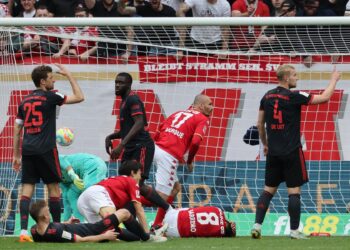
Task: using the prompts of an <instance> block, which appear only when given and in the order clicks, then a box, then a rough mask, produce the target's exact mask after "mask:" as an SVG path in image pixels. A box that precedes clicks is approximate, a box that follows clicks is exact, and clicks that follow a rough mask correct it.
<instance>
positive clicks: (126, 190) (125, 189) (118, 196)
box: [97, 175, 141, 209]
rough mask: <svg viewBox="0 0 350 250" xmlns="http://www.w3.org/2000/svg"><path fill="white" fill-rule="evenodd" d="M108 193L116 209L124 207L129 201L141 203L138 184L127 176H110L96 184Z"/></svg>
mask: <svg viewBox="0 0 350 250" xmlns="http://www.w3.org/2000/svg"><path fill="white" fill-rule="evenodd" d="M97 185H100V186H103V187H104V188H105V189H106V190H107V191H108V193H109V196H110V197H111V199H112V201H113V203H114V205H115V207H116V208H117V209H119V208H123V207H125V205H126V204H127V203H128V202H130V201H137V202H141V200H140V189H139V184H137V182H136V181H135V179H133V178H132V177H129V176H124V175H122V176H112V177H109V178H107V179H104V180H102V181H100V182H99V183H97Z"/></svg>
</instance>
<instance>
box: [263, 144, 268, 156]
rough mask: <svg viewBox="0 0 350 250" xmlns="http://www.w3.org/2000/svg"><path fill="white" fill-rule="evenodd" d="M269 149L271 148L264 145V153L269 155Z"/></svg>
mask: <svg viewBox="0 0 350 250" xmlns="http://www.w3.org/2000/svg"><path fill="white" fill-rule="evenodd" d="M268 151H269V148H268V147H267V145H265V146H264V155H265V156H267V152H268Z"/></svg>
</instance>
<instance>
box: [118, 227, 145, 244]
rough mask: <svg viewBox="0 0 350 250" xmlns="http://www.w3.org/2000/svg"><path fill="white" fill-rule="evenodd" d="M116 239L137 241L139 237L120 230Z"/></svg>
mask: <svg viewBox="0 0 350 250" xmlns="http://www.w3.org/2000/svg"><path fill="white" fill-rule="evenodd" d="M118 239H120V240H123V241H139V240H140V237H138V236H137V235H135V234H133V233H132V232H130V231H129V230H126V229H124V228H121V229H120V231H119V235H118Z"/></svg>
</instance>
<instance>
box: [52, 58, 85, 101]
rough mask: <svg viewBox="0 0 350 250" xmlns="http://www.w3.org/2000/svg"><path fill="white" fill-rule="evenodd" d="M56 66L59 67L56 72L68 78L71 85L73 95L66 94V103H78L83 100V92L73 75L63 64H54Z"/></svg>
mask: <svg viewBox="0 0 350 250" xmlns="http://www.w3.org/2000/svg"><path fill="white" fill-rule="evenodd" d="M56 66H57V67H58V68H59V69H60V70H59V71H58V72H57V73H58V74H61V75H63V76H65V77H67V79H68V80H69V83H70V85H71V87H72V91H73V95H69V96H67V99H66V102H65V103H66V104H73V103H78V102H82V101H84V94H83V91H82V90H81V88H80V87H79V85H78V83H77V81H76V80H75V78H74V77H73V75H72V73H71V72H70V71H69V70H68V69H66V68H65V67H64V66H63V65H61V64H56Z"/></svg>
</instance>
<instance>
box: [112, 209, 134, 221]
mask: <svg viewBox="0 0 350 250" xmlns="http://www.w3.org/2000/svg"><path fill="white" fill-rule="evenodd" d="M115 215H116V216H117V218H118V220H119V222H120V223H121V222H124V221H127V220H128V219H130V217H131V213H130V212H129V211H128V210H127V209H125V208H122V209H118V210H117V211H116V212H115Z"/></svg>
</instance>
